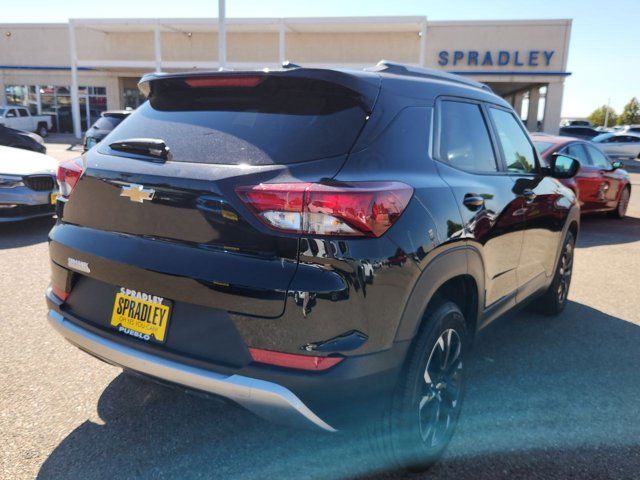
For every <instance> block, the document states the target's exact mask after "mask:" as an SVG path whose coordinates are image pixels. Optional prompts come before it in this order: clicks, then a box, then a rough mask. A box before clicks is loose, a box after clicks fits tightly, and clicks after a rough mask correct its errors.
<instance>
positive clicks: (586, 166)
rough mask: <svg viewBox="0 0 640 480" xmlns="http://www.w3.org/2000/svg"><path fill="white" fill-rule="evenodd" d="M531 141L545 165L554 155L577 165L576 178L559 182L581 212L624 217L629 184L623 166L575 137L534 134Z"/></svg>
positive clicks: (627, 175)
mask: <svg viewBox="0 0 640 480" xmlns="http://www.w3.org/2000/svg"><path fill="white" fill-rule="evenodd" d="M531 139H532V140H533V143H534V144H535V146H536V148H537V149H538V152H539V153H540V156H541V157H542V160H543V161H544V162H547V163H548V161H549V158H550V157H551V155H552V154H553V153H556V152H557V153H563V154H565V155H567V156H569V157H573V158H575V159H576V160H578V161H579V162H580V170H579V171H578V174H577V175H576V176H575V177H573V178H569V179H563V180H560V181H561V182H562V183H563V184H564V185H565V186H567V187H569V188H570V189H571V190H573V191H574V192H575V194H576V196H577V197H578V200H579V201H580V207H581V209H582V213H596V212H611V214H612V215H613V216H615V217H617V218H623V217H624V216H625V215H626V213H627V206H628V205H629V198H630V197H631V181H630V179H629V174H628V173H627V172H626V171H625V170H623V169H622V168H621V167H622V163H620V162H611V161H610V160H609V159H608V158H607V156H606V155H605V154H604V153H603V152H602V151H601V150H599V149H598V147H596V146H594V145H593V144H591V143H589V142H587V141H584V140H580V139H578V138H571V137H556V136H552V135H544V134H535V133H534V134H532V135H531Z"/></svg>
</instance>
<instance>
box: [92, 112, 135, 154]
mask: <svg viewBox="0 0 640 480" xmlns="http://www.w3.org/2000/svg"><path fill="white" fill-rule="evenodd" d="M132 111H133V110H109V111H106V112H102V114H101V116H100V118H98V120H96V122H95V123H94V124H93V125H91V128H90V129H89V130H87V133H85V135H84V140H83V142H82V145H83V147H84V151H85V152H86V151H87V150H89V149H90V148H91V147H93V146H94V145H97V144H98V143H100V141H101V140H102V139H103V138H104V137H106V136H107V135H108V134H109V133H110V132H111V130H113V129H114V128H116V127H117V126H118V125H120V123H121V122H122V121H123V120H124V119H125V118H127V117H128V116H129V115H131V112H132Z"/></svg>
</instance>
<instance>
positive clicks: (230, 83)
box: [185, 75, 264, 88]
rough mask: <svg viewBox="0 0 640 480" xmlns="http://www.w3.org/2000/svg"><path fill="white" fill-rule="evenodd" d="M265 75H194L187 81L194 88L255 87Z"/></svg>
mask: <svg viewBox="0 0 640 480" xmlns="http://www.w3.org/2000/svg"><path fill="white" fill-rule="evenodd" d="M262 80H264V77H254V76H252V77H247V76H235V75H234V76H228V77H222V76H219V77H193V78H187V79H186V80H185V83H186V84H187V85H189V86H190V87H193V88H221V87H255V86H257V85H258V84H259V83H260V82H262Z"/></svg>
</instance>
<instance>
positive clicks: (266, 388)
mask: <svg viewBox="0 0 640 480" xmlns="http://www.w3.org/2000/svg"><path fill="white" fill-rule="evenodd" d="M47 318H48V320H49V323H50V324H51V326H52V327H53V328H54V329H55V330H56V331H58V333H60V334H61V335H62V336H63V337H65V338H66V339H67V340H68V341H69V342H70V343H72V344H74V345H75V346H77V347H79V348H81V349H83V350H86V351H88V352H91V353H93V354H95V355H97V356H98V357H100V358H102V359H104V360H106V361H108V362H110V363H113V364H115V365H118V366H121V367H123V368H128V369H131V370H135V371H137V372H140V373H144V374H147V375H150V376H152V377H155V378H158V379H162V380H166V381H169V382H173V383H177V384H179V385H184V386H186V387H190V388H194V389H196V390H201V391H204V392H209V393H213V394H216V395H220V396H222V397H226V398H228V399H230V400H233V401H235V402H237V403H239V404H240V405H242V406H243V407H245V408H246V409H247V410H250V411H252V412H253V413H255V414H257V415H259V416H261V417H264V418H266V419H268V420H271V421H274V422H278V423H286V424H289V425H294V426H309V424H310V423H311V424H312V425H315V426H316V427H319V428H321V429H323V430H326V431H329V432H335V431H336V430H335V429H334V428H333V427H331V426H330V425H329V424H327V423H326V422H324V421H323V420H322V419H321V418H320V417H318V416H317V415H316V414H315V413H313V412H312V411H311V410H310V409H309V408H308V407H307V406H306V405H305V404H304V403H302V401H301V400H300V399H299V398H298V397H297V396H296V395H295V394H294V393H293V392H291V391H290V390H288V389H287V388H285V387H283V386H281V385H278V384H276V383H272V382H267V381H265V380H259V379H255V378H249V377H244V376H241V375H230V376H227V375H222V374H220V373H215V372H210V371H208V370H204V369H201V368H196V367H191V366H189V365H184V364H182V363H178V362H174V361H171V360H167V359H164V358H161V357H158V356H156V355H151V354H148V353H146V352H141V351H138V350H135V349H133V348H130V347H127V346H124V345H120V344H118V343H116V342H113V341H111V340H108V339H105V338H102V337H100V336H98V335H96V334H94V333H91V332H89V331H88V330H85V329H83V328H81V327H78V326H77V325H75V324H73V323H71V322H70V321H69V320H67V319H66V318H65V317H64V316H62V315H61V314H59V313H58V312H56V311H55V310H49V314H48V317H47Z"/></svg>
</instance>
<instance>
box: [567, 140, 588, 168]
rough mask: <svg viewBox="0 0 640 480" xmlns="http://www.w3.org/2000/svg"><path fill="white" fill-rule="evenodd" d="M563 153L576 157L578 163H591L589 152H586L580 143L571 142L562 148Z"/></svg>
mask: <svg viewBox="0 0 640 480" xmlns="http://www.w3.org/2000/svg"><path fill="white" fill-rule="evenodd" d="M563 153H566V154H567V155H569V156H570V157H573V158H575V159H577V160H578V161H579V162H580V165H590V164H591V160H590V159H589V154H588V153H587V150H586V148H585V147H584V145H583V144H582V143H571V144H569V145H567V146H566V147H565V148H564V150H563Z"/></svg>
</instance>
